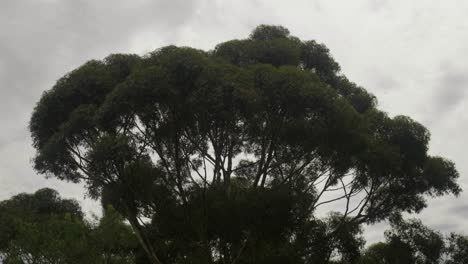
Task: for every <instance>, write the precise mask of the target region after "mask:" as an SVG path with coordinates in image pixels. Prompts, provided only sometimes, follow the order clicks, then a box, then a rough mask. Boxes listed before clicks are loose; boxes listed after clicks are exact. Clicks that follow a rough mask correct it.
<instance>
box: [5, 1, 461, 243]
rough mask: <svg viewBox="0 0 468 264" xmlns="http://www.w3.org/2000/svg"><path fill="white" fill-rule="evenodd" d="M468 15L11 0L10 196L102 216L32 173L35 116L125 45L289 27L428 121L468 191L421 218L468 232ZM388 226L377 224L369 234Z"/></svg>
mask: <svg viewBox="0 0 468 264" xmlns="http://www.w3.org/2000/svg"><path fill="white" fill-rule="evenodd" d="M467 12H468V1H463V0H460V1H456V0H451V1H440V0H434V1H425V0H420V1H408V0H401V1H396V0H392V1H386V0H359V1H345V0H343V1H335V0H323V1H320V0H316V1H313V0H304V1H302V0H298V1H293V0H289V1H284V0H281V1H273V0H250V1H247V0H245V1H240V0H225V1H222V0H214V1H209V0H194V1H190V0H170V1H169V0H168V1H157V0H127V1H123V0H106V1H104V0H100V1H98V0H1V1H0V120H1V125H2V127H1V128H2V129H1V130H0V200H2V199H6V198H8V197H10V196H11V195H13V194H16V193H19V192H32V191H35V190H37V189H38V188H41V187H46V186H48V187H52V188H55V189H57V190H59V191H60V192H61V194H62V195H63V196H65V197H73V198H76V199H79V200H80V201H82V205H83V206H84V208H85V210H86V211H88V212H90V211H93V210H94V211H98V209H97V210H96V208H97V206H96V204H95V203H93V202H92V201H90V200H88V199H84V191H83V189H82V188H81V186H79V185H74V184H67V183H63V182H59V181H57V180H53V179H44V178H43V177H42V176H40V175H36V174H35V173H34V171H33V170H32V168H31V167H32V166H31V158H32V157H33V155H34V151H33V149H32V147H31V140H30V137H29V132H28V129H27V124H28V120H29V118H30V115H31V112H32V110H33V107H34V105H35V103H36V102H37V101H38V100H39V98H40V95H41V93H42V92H43V91H44V90H47V89H50V88H51V87H52V85H53V84H54V83H55V81H56V80H57V79H58V78H60V77H61V76H63V75H64V74H65V73H67V72H69V71H70V70H72V69H74V68H76V67H77V66H79V65H81V64H83V63H84V62H86V61H87V60H90V59H102V58H104V57H105V56H107V55H108V54H110V53H116V52H119V53H129V52H131V53H137V54H145V53H147V52H149V51H152V50H154V49H156V48H159V47H161V46H165V45H169V44H175V45H186V46H192V47H196V48H201V49H205V50H209V49H212V48H213V47H214V46H215V45H216V44H217V43H219V42H222V41H225V40H229V39H234V38H245V37H247V36H248V34H249V33H250V31H251V30H252V29H253V28H254V27H255V26H256V25H258V24H279V25H283V26H285V27H287V28H289V30H290V31H291V33H292V34H293V35H296V36H298V37H300V38H301V39H315V40H317V41H318V42H323V43H325V45H327V46H328V47H329V48H330V50H331V53H332V54H333V56H334V57H335V59H336V60H337V61H338V62H339V63H340V64H341V67H342V71H343V73H344V74H345V75H347V76H348V78H349V79H351V80H352V81H354V82H356V83H357V84H359V85H361V86H363V87H365V88H366V89H367V90H368V91H370V92H372V93H374V94H375V95H376V96H377V98H378V101H379V105H380V108H381V109H383V110H384V111H387V112H388V113H389V114H390V115H392V116H393V115H396V114H405V115H409V116H411V117H412V118H414V119H416V120H417V121H419V122H421V123H422V124H424V125H425V126H426V127H428V128H429V130H430V131H431V133H432V141H431V145H430V152H431V154H437V155H443V156H445V157H448V158H450V159H452V160H453V161H455V163H456V164H457V167H458V169H459V171H460V173H461V179H460V184H461V186H462V187H463V188H464V189H466V190H467V194H462V195H461V196H460V197H459V198H453V197H444V198H440V199H436V200H432V201H431V202H430V203H429V207H428V208H427V209H425V210H424V211H423V213H422V214H421V215H420V216H419V217H421V218H422V220H423V221H424V222H425V223H426V224H428V225H430V226H431V227H433V228H437V229H440V230H441V231H443V232H450V231H457V232H463V231H466V230H468V221H466V218H467V217H468V201H467V198H468V176H466V174H467V173H468V159H467V158H466V155H465V151H466V147H467V146H468V137H466V136H465V133H466V131H467V129H468V112H466V111H465V106H468V104H467V103H468V94H467V93H466V90H467V87H468V59H467V58H466V55H465V54H468V20H467V19H466V14H467ZM382 231H383V230H382V225H378V226H377V227H373V228H369V229H368V231H367V237H368V238H369V240H375V239H378V238H380V237H381V234H382Z"/></svg>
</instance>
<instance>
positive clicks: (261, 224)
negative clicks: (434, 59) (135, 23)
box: [30, 25, 461, 263]
mask: <svg viewBox="0 0 468 264" xmlns="http://www.w3.org/2000/svg"><path fill="white" fill-rule="evenodd" d="M30 131H31V135H32V139H33V146H34V148H35V149H36V150H37V154H36V156H35V158H34V167H35V169H36V171H38V172H39V173H42V174H46V175H50V176H53V177H57V178H59V179H63V180H67V181H72V182H84V183H85V184H86V186H87V190H88V193H89V195H90V196H92V197H93V198H95V199H100V200H101V201H102V203H103V204H104V205H108V204H110V205H112V206H113V207H114V208H115V209H116V210H117V211H118V212H119V213H120V214H121V215H122V216H123V217H124V218H125V219H126V220H128V221H129V223H130V224H131V226H132V228H133V230H134V232H135V234H136V236H137V238H138V240H139V242H140V245H141V246H142V247H143V249H144V250H145V252H146V255H147V258H148V261H149V262H150V263H323V262H326V261H328V260H330V258H331V257H333V256H335V255H337V256H339V258H341V259H343V260H344V261H347V262H349V263H355V262H356V261H357V260H358V256H359V250H360V248H361V247H362V244H363V243H362V241H361V239H359V234H360V233H361V224H363V223H374V222H378V221H381V220H384V219H388V218H389V217H390V216H393V215H398V214H401V213H403V212H409V213H414V212H419V211H420V210H422V209H423V208H424V207H425V206H426V198H427V197H435V196H441V195H446V194H455V195H457V194H458V193H459V192H460V191H461V189H460V187H459V186H458V184H457V183H456V180H457V178H458V177H459V175H458V172H457V170H456V168H455V165H454V164H453V163H452V162H451V161H450V160H447V159H445V158H443V157H437V156H430V155H429V154H428V144H429V140H430V134H429V131H428V130H427V129H426V128H425V127H424V126H423V125H421V124H419V123H418V122H416V121H414V120H412V119H411V118H410V117H407V116H395V117H390V116H388V115H387V114H386V113H385V112H383V111H381V110H379V109H378V108H377V103H376V98H375V97H374V96H373V95H372V94H371V93H369V92H367V91H366V90H365V89H364V88H362V87H359V86H358V85H356V84H355V83H353V82H351V81H349V80H348V79H347V78H346V77H345V76H344V75H343V74H342V73H341V72H340V67H339V64H338V63H337V62H336V61H335V60H334V59H333V57H332V56H331V54H330V52H329V50H328V48H327V47H326V46H325V45H323V44H319V43H318V42H316V41H314V40H310V41H303V40H300V39H299V38H297V37H294V36H292V35H290V33H289V30H287V29H286V28H284V27H281V26H269V25H261V26H259V27H257V28H256V29H255V30H254V31H253V32H252V34H251V35H250V36H249V37H248V38H247V39H241V40H231V41H227V42H224V43H220V44H218V45H217V46H216V47H215V48H214V49H213V50H211V51H202V50H197V49H193V48H189V47H176V46H167V47H163V48H160V49H158V50H156V51H154V52H151V53H149V54H146V55H144V56H138V55H133V54H113V55H110V56H108V57H106V58H105V59H104V60H102V61H101V60H92V61H89V62H87V63H85V64H84V65H82V66H80V67H79V68H77V69H75V70H73V71H72V72H70V73H68V74H66V75H65V76H64V77H62V78H61V79H60V80H58V81H57V83H56V84H55V86H54V87H53V88H52V89H50V90H48V91H46V92H44V94H43V95H42V97H41V99H40V101H39V102H38V104H37V106H36V107H35V109H34V112H33V114H32V117H31V120H30ZM333 203H334V204H336V206H335V208H336V209H334V210H333V212H332V213H331V214H330V215H328V216H326V217H320V216H319V215H318V214H317V212H316V210H317V208H319V207H320V206H323V205H325V204H328V205H329V204H333ZM351 238H352V239H351ZM356 252H357V253H356Z"/></svg>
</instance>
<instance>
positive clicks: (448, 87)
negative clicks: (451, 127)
mask: <svg viewBox="0 0 468 264" xmlns="http://www.w3.org/2000/svg"><path fill="white" fill-rule="evenodd" d="M441 68H442V74H441V77H440V81H439V85H438V87H437V90H436V93H435V98H434V100H435V104H436V108H437V110H438V111H440V112H442V113H444V112H450V110H452V109H453V108H455V107H456V106H457V105H458V104H460V103H462V102H463V101H464V96H465V93H466V90H468V75H467V72H466V71H462V70H459V69H453V67H451V66H445V67H444V66H443V67H441Z"/></svg>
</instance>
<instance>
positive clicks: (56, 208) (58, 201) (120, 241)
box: [0, 188, 137, 264]
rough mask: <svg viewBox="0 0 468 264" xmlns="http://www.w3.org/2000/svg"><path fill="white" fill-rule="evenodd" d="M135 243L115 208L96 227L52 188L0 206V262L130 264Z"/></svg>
mask: <svg viewBox="0 0 468 264" xmlns="http://www.w3.org/2000/svg"><path fill="white" fill-rule="evenodd" d="M136 245H137V242H136V238H135V236H134V234H133V232H132V231H131V229H130V227H129V226H128V225H126V224H125V223H124V222H123V220H122V218H121V217H120V216H119V215H118V214H117V213H116V212H115V210H113V208H109V209H108V210H106V213H105V215H104V217H103V218H102V219H101V220H100V221H99V223H98V224H97V225H96V226H95V225H93V224H92V223H90V222H88V221H87V220H86V219H85V218H84V216H83V213H82V211H81V207H80V206H79V204H78V203H77V202H76V201H75V200H70V199H63V198H61V197H60V196H59V194H58V193H57V192H56V191H55V190H52V189H47V188H46V189H41V190H38V191H37V192H35V193H33V194H19V195H16V196H13V197H12V198H11V199H9V200H6V201H2V202H0V263H5V264H49V263H54V264H81V263H90V264H94V263H95V264H101V263H106V264H130V263H135V257H134V255H135V254H134V253H135V251H136V248H137V246H136Z"/></svg>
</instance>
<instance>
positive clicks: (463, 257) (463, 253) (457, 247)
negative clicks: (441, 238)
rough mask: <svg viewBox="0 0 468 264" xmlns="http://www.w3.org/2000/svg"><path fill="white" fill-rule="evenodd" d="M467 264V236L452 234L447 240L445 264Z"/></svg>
mask: <svg viewBox="0 0 468 264" xmlns="http://www.w3.org/2000/svg"><path fill="white" fill-rule="evenodd" d="M458 263H468V236H464V235H459V234H455V233H452V234H450V236H449V237H448V238H447V262H446V264H458Z"/></svg>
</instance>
